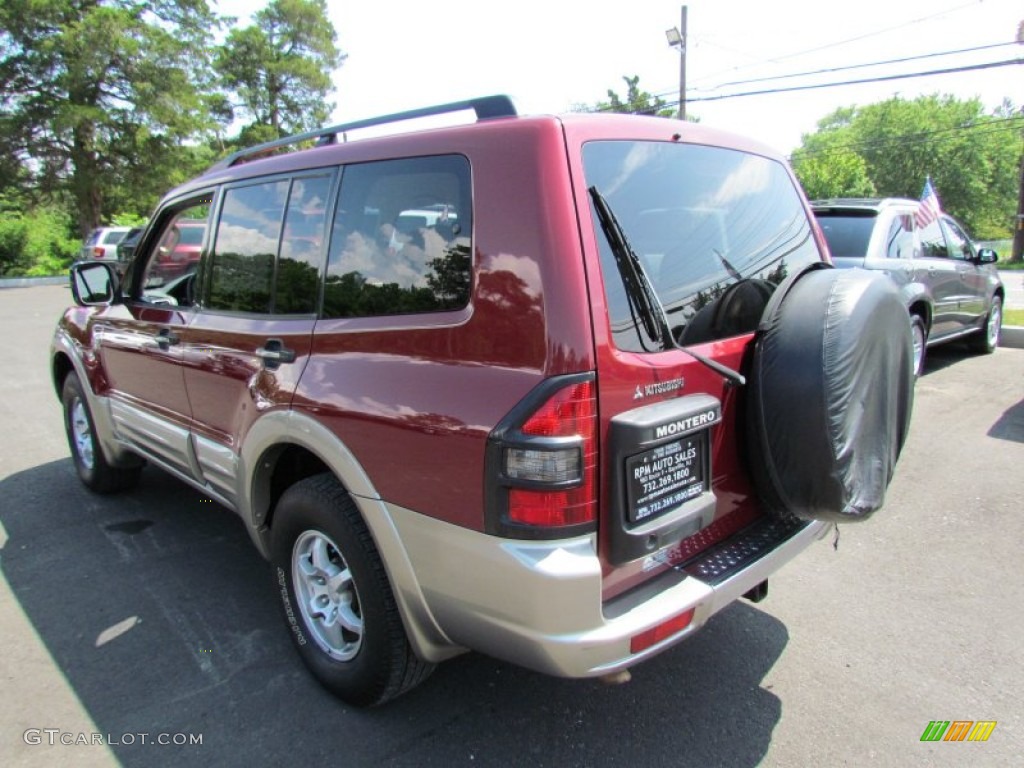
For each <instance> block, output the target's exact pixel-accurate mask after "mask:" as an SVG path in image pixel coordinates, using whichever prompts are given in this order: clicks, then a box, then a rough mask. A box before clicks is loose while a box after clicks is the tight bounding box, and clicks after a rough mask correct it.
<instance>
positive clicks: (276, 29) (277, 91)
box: [215, 0, 345, 145]
mask: <svg viewBox="0 0 1024 768" xmlns="http://www.w3.org/2000/svg"><path fill="white" fill-rule="evenodd" d="M254 21H255V23H254V24H252V25H250V26H248V27H245V28H242V29H235V30H232V32H231V34H230V35H228V38H227V40H226V41H225V43H224V45H223V46H221V47H220V48H219V49H218V50H217V55H216V60H215V68H216V70H217V72H218V73H219V74H220V77H221V80H222V83H223V85H224V86H225V87H226V88H227V89H228V90H229V91H231V92H232V93H233V94H234V95H235V97H236V103H237V106H238V107H239V108H240V109H241V111H242V112H243V114H245V115H247V116H248V118H249V119H250V121H251V122H250V123H249V124H248V125H247V126H246V127H245V128H243V129H242V132H241V134H240V137H239V143H241V144H246V145H249V144H255V143H259V142H261V141H268V140H273V139H276V138H280V137H281V136H283V135H285V134H289V133H301V132H303V131H307V130H311V129H313V128H316V127H318V126H321V125H323V123H324V122H325V121H326V120H327V118H328V116H329V115H330V113H331V110H332V109H333V106H334V105H332V104H329V103H328V102H327V101H326V99H327V96H328V95H329V94H330V93H331V92H332V91H333V90H334V88H333V86H332V84H331V71H332V70H334V69H336V68H337V67H339V66H341V63H342V62H343V61H344V59H345V57H344V55H343V54H342V53H341V52H340V51H339V50H338V48H337V46H336V44H335V41H336V40H337V35H336V34H335V31H334V26H333V25H332V24H331V22H330V19H328V18H327V6H326V3H325V2H324V0H272V2H271V3H270V5H268V6H267V7H266V8H264V9H263V10H262V11H260V12H259V13H257V14H256V16H255V19H254Z"/></svg>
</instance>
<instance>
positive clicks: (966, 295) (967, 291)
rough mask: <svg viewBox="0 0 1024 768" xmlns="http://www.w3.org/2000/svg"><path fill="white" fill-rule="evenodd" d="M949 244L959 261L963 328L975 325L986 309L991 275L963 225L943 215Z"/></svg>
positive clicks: (959, 310)
mask: <svg viewBox="0 0 1024 768" xmlns="http://www.w3.org/2000/svg"><path fill="white" fill-rule="evenodd" d="M941 221H942V228H943V230H944V231H945V233H946V242H947V243H948V244H949V257H950V258H951V259H952V260H953V262H954V263H955V264H956V271H957V277H958V282H959V292H958V296H957V302H958V303H957V320H958V323H959V325H960V328H961V329H964V328H968V327H970V326H973V325H976V324H977V323H978V322H979V321H980V320H981V316H982V315H983V314H985V312H986V302H987V300H988V277H987V276H986V274H985V273H984V272H982V271H981V268H980V267H979V266H978V263H977V261H976V259H977V253H976V252H975V250H974V244H973V243H972V242H971V239H970V238H969V237H968V236H967V233H965V232H964V231H963V230H962V229H961V228H960V226H959V225H958V224H957V223H956V222H955V221H953V220H952V219H951V218H949V217H948V216H943V217H941Z"/></svg>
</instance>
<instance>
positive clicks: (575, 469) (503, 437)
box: [487, 374, 597, 538]
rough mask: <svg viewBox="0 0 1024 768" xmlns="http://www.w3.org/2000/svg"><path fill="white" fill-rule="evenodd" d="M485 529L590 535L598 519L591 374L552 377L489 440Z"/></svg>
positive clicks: (536, 535)
mask: <svg viewBox="0 0 1024 768" xmlns="http://www.w3.org/2000/svg"><path fill="white" fill-rule="evenodd" d="M487 472H488V481H487V485H488V494H487V495H488V505H489V509H488V513H489V514H488V529H489V530H490V531H491V532H493V533H499V534H502V535H506V536H516V537H525V538H554V537H557V536H566V535H571V534H574V533H576V532H582V531H584V530H590V529H592V527H593V523H594V521H595V520H596V518H597V393H596V385H595V383H594V379H593V376H592V375H590V374H584V375H575V376H567V377H557V378H553V379H549V380H548V381H546V382H545V383H544V384H542V385H541V386H540V387H538V388H537V389H535V390H534V391H533V392H532V393H531V394H530V395H529V396H527V398H526V399H525V400H524V401H523V402H522V403H520V404H519V405H518V406H517V407H516V408H515V409H513V411H512V413H510V414H509V416H508V417H506V418H505V419H504V420H503V421H502V423H501V424H499V425H498V427H497V428H496V429H495V430H494V432H493V433H492V434H491V437H490V440H489V441H488V461H487Z"/></svg>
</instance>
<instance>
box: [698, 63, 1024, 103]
mask: <svg viewBox="0 0 1024 768" xmlns="http://www.w3.org/2000/svg"><path fill="white" fill-rule="evenodd" d="M1015 64H1024V59H1008V60H1006V61H992V62H987V63H985V64H970V65H966V66H962V67H947V68H945V69H933V70H929V71H927V72H908V73H905V74H899V75H880V76H878V77H868V78H861V79H858V80H843V81H841V82H837V83H820V84H818V85H792V86H788V87H786V88H767V89H764V90H760V91H742V92H740V93H727V94H722V95H721V96H696V97H694V98H692V99H687V101H695V102H696V101H722V100H724V99H738V98H740V97H743V96H765V95H769V94H773V93H791V92H793V91H813V90H818V89H820V88H836V87H839V86H842V85H861V84H863V83H883V82H887V81H890V80H907V79H910V78H914V77H929V76H931V75H950V74H955V73H957V72H971V71H974V70H979V69H994V68H996V67H1008V66H1013V65H1015Z"/></svg>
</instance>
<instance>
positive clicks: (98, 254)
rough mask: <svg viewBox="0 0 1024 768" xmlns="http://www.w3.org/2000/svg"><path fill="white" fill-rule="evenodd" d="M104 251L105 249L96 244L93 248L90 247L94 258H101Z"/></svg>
mask: <svg viewBox="0 0 1024 768" xmlns="http://www.w3.org/2000/svg"><path fill="white" fill-rule="evenodd" d="M104 253H105V251H104V250H103V249H102V248H101V247H99V246H98V245H97V246H96V247H95V248H93V249H92V257H93V258H94V259H102V258H103V254H104Z"/></svg>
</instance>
